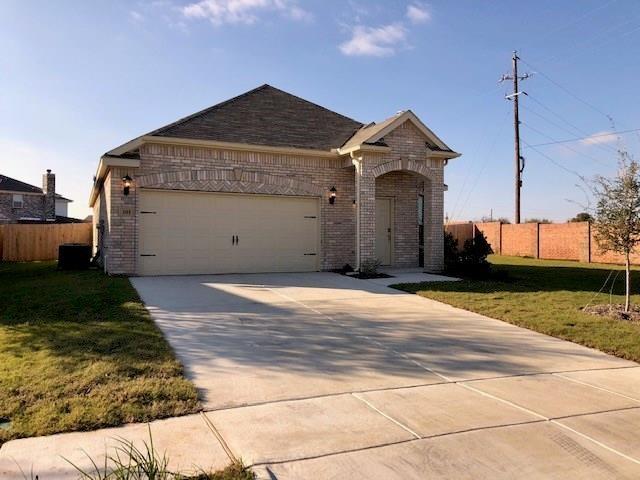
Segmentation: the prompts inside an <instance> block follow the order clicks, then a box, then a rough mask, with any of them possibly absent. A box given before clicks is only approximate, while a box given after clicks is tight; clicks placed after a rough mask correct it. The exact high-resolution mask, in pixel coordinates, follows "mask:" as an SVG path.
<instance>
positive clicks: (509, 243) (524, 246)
mask: <svg viewBox="0 0 640 480" xmlns="http://www.w3.org/2000/svg"><path fill="white" fill-rule="evenodd" d="M492 248H493V247H492ZM502 255H513V256H515V257H534V258H536V257H537V256H538V225H537V224H535V223H522V224H520V225H508V224H504V225H502Z"/></svg>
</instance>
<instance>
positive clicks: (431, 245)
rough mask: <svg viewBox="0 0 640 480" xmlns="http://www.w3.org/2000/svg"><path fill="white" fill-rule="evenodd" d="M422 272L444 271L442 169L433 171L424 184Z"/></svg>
mask: <svg viewBox="0 0 640 480" xmlns="http://www.w3.org/2000/svg"><path fill="white" fill-rule="evenodd" d="M424 198H425V204H426V205H425V218H424V270H425V271H426V272H442V270H443V269H444V228H443V224H444V178H443V175H442V169H440V170H435V171H434V172H433V174H432V177H431V178H430V179H428V180H426V181H425V182H424Z"/></svg>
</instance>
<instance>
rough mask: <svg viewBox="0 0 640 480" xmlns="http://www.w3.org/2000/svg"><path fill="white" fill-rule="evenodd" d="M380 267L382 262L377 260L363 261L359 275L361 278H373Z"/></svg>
mask: <svg viewBox="0 0 640 480" xmlns="http://www.w3.org/2000/svg"><path fill="white" fill-rule="evenodd" d="M380 265H382V262H380V260H378V259H377V258H376V259H372V260H365V261H363V262H361V263H360V275H361V276H362V277H375V276H377V275H378V268H380Z"/></svg>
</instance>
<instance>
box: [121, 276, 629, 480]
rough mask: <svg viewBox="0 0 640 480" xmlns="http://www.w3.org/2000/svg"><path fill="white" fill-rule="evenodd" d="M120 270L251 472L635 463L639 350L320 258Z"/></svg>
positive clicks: (406, 474)
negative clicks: (267, 269)
mask: <svg viewBox="0 0 640 480" xmlns="http://www.w3.org/2000/svg"><path fill="white" fill-rule="evenodd" d="M398 280H402V278H399V279H398ZM132 282H133V284H134V286H135V287H136V289H137V290H138V291H139V292H140V295H141V296H142V298H143V299H144V301H145V303H146V304H147V307H148V308H149V310H150V311H151V314H152V316H153V318H154V319H155V320H156V322H157V323H158V325H159V326H160V328H161V329H162V330H163V332H164V333H165V335H166V336H167V338H168V340H169V342H170V343H171V345H172V346H173V348H174V349H175V351H176V353H177V355H178V357H179V358H180V359H181V360H182V362H183V363H184V365H185V366H186V369H187V374H188V376H189V377H190V378H191V379H193V381H194V382H195V384H196V385H197V387H198V388H199V389H200V390H201V393H202V398H203V403H204V407H205V410H206V413H205V417H206V421H207V422H208V423H209V424H210V427H211V428H213V430H214V431H215V433H216V435H217V436H218V437H219V438H220V439H221V442H222V444H223V446H224V448H225V450H227V451H228V452H229V453H231V454H233V455H234V456H236V457H239V458H242V459H243V460H244V461H245V463H248V464H252V465H254V466H255V467H256V471H257V472H258V473H259V475H260V478H265V479H270V480H273V479H305V478H314V479H325V478H326V479H338V478H351V479H396V478H397V479H424V478H470V479H471V478H474V479H477V478H491V479H499V478H504V479H510V478H558V479H560V478H562V479H565V478H581V479H582V478H590V479H595V478H638V477H640V433H639V432H640V429H638V428H637V426H638V425H640V367H639V366H638V365H637V364H635V363H632V362H628V361H624V360H621V359H617V358H614V357H610V356H607V355H604V354H602V353H599V352H597V351H594V350H591V349H588V348H584V347H581V346H578V345H574V344H572V343H568V342H564V341H561V340H557V339H554V338H551V337H547V336H545V335H540V334H537V333H534V332H531V331H528V330H525V329H521V328H517V327H515V326H512V325H509V324H506V323H503V322H500V321H497V320H493V319H490V318H487V317H483V316H481V315H476V314H473V313H469V312H466V311H463V310H459V309H455V308H452V307H449V306H447V305H443V304H440V303H437V302H433V301H430V300H427V299H424V298H421V297H418V296H414V295H408V294H404V293H401V292H398V291H395V290H392V289H389V288H387V287H385V286H384V285H381V284H380V283H376V282H370V281H363V280H357V279H351V278H347V277H343V276H339V275H335V274H330V273H312V274H269V275H225V276H192V277H155V278H153V277H148V278H135V279H132Z"/></svg>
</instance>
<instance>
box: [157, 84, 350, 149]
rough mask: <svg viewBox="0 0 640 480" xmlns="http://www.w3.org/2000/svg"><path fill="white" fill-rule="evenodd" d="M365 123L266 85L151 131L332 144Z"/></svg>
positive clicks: (301, 145) (281, 143)
mask: <svg viewBox="0 0 640 480" xmlns="http://www.w3.org/2000/svg"><path fill="white" fill-rule="evenodd" d="M361 127H362V123H360V122H358V121H356V120H353V119H351V118H348V117H345V116H344V115H340V114H339V113H336V112H332V111H331V110H327V109H326V108H324V107H321V106H319V105H316V104H314V103H311V102H309V101H307V100H304V99H302V98H299V97H296V96H295V95H291V94H290V93H287V92H284V91H282V90H279V89H277V88H274V87H272V86H270V85H262V86H261V87H258V88H256V89H254V90H250V91H248V92H246V93H243V94H242V95H239V96H237V97H234V98H232V99H230V100H227V101H225V102H222V103H219V104H217V105H214V106H212V107H209V108H207V109H205V110H202V111H200V112H198V113H194V114H193V115H190V116H188V117H185V118H183V119H181V120H178V121H176V122H174V123H172V124H170V125H167V126H164V127H162V128H159V129H157V130H154V131H153V132H151V133H149V134H148V135H152V136H163V137H176V138H189V139H197V140H215V141H220V142H233V143H245V144H251V145H268V146H274V147H293V148H305V149H313V150H331V149H332V148H338V147H340V146H342V145H343V144H344V143H345V141H347V139H349V138H350V137H351V136H352V135H353V134H354V133H355V132H356V131H357V130H358V129H360V128H361Z"/></svg>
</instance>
